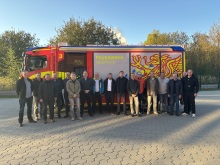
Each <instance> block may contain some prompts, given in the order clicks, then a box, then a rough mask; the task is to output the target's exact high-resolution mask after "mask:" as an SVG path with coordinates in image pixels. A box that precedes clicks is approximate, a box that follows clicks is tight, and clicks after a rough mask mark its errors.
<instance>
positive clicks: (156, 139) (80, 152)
mask: <svg viewBox="0 0 220 165" xmlns="http://www.w3.org/2000/svg"><path fill="white" fill-rule="evenodd" d="M196 104H197V116H196V118H192V117H191V116H186V117H183V116H180V117H176V116H169V115H167V114H161V115H158V116H154V115H150V116H143V117H141V118H138V117H134V118H131V117H130V116H124V115H120V116H115V115H96V116H94V117H93V118H91V117H88V116H85V117H84V120H83V121H71V120H70V119H64V118H62V119H58V118H55V120H56V122H55V123H48V124H47V125H44V124H43V121H42V120H39V121H38V122H37V123H36V124H33V123H28V122H27V117H26V116H25V118H24V127H22V128H20V127H19V125H18V121H17V119H18V99H0V165H8V164H12V165H14V164H15V165H17V164H21V165H23V164H25V165H26V164H36V165H40V164H51V165H56V164H63V165H69V164H87V165H98V164H101V165H109V164H114V165H120V164H122V165H124V164H131V165H135V164H136V165H148V164H153V165H155V164H156V165H161V164H167V165H170V164H175V165H176V164H183V165H185V164H195V165H200V164H201V165H202V164H205V165H218V164H220V91H208V92H200V93H199V97H198V98H197V100H196ZM86 115H87V114H86Z"/></svg>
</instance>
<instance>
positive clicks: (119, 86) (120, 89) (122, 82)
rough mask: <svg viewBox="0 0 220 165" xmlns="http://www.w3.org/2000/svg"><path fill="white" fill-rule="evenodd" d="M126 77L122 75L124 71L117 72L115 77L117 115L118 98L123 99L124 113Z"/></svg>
mask: <svg viewBox="0 0 220 165" xmlns="http://www.w3.org/2000/svg"><path fill="white" fill-rule="evenodd" d="M127 82H128V79H127V78H126V77H124V72H123V71H120V72H119V77H118V78H117V79H116V92H117V115H120V99H121V98H122V101H123V111H124V114H125V115H127V113H126V93H127Z"/></svg>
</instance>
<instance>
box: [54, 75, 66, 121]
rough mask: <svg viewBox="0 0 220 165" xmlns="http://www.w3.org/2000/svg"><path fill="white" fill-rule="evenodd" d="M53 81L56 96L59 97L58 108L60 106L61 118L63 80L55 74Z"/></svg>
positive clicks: (59, 116) (59, 115)
mask: <svg viewBox="0 0 220 165" xmlns="http://www.w3.org/2000/svg"><path fill="white" fill-rule="evenodd" d="M53 81H54V85H55V89H56V98H57V100H56V101H57V108H58V118H61V108H62V107H61V104H62V100H63V94H62V89H63V86H64V85H63V80H62V79H59V78H58V77H57V74H56V73H54V74H53Z"/></svg>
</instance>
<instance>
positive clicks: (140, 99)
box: [138, 93, 143, 113]
mask: <svg viewBox="0 0 220 165" xmlns="http://www.w3.org/2000/svg"><path fill="white" fill-rule="evenodd" d="M138 102H139V112H140V113H143V108H142V102H143V93H141V94H140V93H139V94H138Z"/></svg>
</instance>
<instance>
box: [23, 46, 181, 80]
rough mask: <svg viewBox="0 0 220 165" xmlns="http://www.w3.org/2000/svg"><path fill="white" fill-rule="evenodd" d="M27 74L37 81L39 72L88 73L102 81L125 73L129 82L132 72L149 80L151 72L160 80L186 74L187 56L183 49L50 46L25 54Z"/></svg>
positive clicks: (34, 49) (169, 47)
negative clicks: (111, 75) (162, 74)
mask: <svg viewBox="0 0 220 165" xmlns="http://www.w3.org/2000/svg"><path fill="white" fill-rule="evenodd" d="M23 56H24V62H23V68H22V69H23V70H24V69H25V70H28V71H29V77H30V78H32V79H33V78H34V77H35V76H34V75H35V74H36V73H37V72H41V74H42V76H44V75H45V74H47V73H49V74H53V73H54V72H56V73H57V74H58V77H60V78H62V79H63V78H64V77H65V72H73V71H74V72H75V73H76V74H77V75H78V76H79V77H81V76H82V73H83V71H84V70H87V71H88V73H89V77H93V75H94V73H95V72H98V73H99V75H100V77H101V78H102V79H105V78H106V77H107V75H108V73H110V72H111V73H112V74H113V77H114V78H116V77H118V73H119V71H121V70H122V71H124V72H125V76H126V77H127V78H128V77H129V74H130V73H131V72H139V71H140V72H141V73H142V74H143V77H144V78H147V76H148V75H149V73H150V71H154V72H155V74H156V75H157V76H158V75H159V74H160V72H161V71H163V72H165V75H166V77H170V76H171V74H172V73H173V72H174V71H177V72H178V73H179V75H181V74H182V72H183V71H184V70H185V53H184V49H183V48H182V47H181V46H175V45H171V46H169V45H167V46H164V45H146V46H118V45H114V46H110V45H108V46H105V45H104V46H94V45H91V46H57V47H54V46H48V47H34V48H30V49H28V50H27V51H26V52H25V53H24V55H23Z"/></svg>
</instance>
